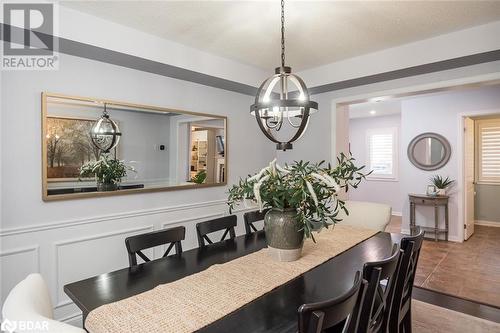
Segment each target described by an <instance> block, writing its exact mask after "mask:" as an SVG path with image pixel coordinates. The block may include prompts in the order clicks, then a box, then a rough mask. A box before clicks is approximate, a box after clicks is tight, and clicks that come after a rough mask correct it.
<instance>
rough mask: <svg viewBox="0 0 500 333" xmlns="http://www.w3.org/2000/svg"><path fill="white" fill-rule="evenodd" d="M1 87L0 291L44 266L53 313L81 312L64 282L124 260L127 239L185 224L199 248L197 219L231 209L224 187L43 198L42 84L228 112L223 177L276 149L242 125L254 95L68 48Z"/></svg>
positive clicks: (232, 178) (257, 163)
mask: <svg viewBox="0 0 500 333" xmlns="http://www.w3.org/2000/svg"><path fill="white" fill-rule="evenodd" d="M1 87H2V88H1V94H2V99H1V112H0V122H1V126H2V127H1V133H0V139H1V144H2V145H1V154H2V155H1V158H2V165H1V181H2V187H1V198H2V203H1V204H2V211H1V230H0V241H1V249H0V264H1V265H0V267H1V270H2V272H1V276H2V281H1V297H2V300H3V299H4V297H5V296H6V293H7V292H8V290H10V288H11V287H12V286H13V285H14V284H15V283H17V282H18V281H19V280H20V279H22V278H23V277H24V276H26V274H27V273H29V272H36V271H40V272H41V273H42V274H43V276H44V277H45V279H46V280H47V282H48V284H49V287H50V290H51V295H52V299H53V302H54V305H55V307H56V309H55V315H56V318H58V319H64V320H67V321H71V320H73V319H78V315H79V311H78V309H77V308H76V307H75V306H74V305H72V303H71V302H70V301H69V299H68V297H67V296H66V295H65V294H64V292H63V289H62V288H63V286H64V285H65V284H66V283H69V282H72V281H77V280H80V279H83V278H86V277H90V276H93V275H96V274H99V273H104V272H109V271H112V270H114V269H118V268H122V267H126V266H127V265H128V263H127V256H126V252H125V247H124V244H123V240H124V238H125V237H127V236H129V235H131V234H134V233H140V232H146V231H150V230H155V229H160V228H163V227H170V226H176V225H185V226H186V228H187V233H186V241H185V242H184V243H183V246H184V247H185V248H186V249H189V248H192V247H194V246H196V236H195V229H194V225H195V223H196V222H197V221H200V220H205V219H210V218H214V217H218V216H222V215H223V214H226V213H227V207H226V205H225V202H224V201H225V199H226V193H225V190H226V188H224V187H213V188H206V189H192V190H183V191H169V192H158V193H145V194H134V195H123V196H113V197H105V198H89V199H78V200H67V201H56V202H43V201H42V190H41V185H42V183H41V103H40V101H41V98H40V94H41V92H42V91H49V92H56V93H62V94H68V95H79V96H88V97H97V98H99V97H100V98H107V99H113V100H122V101H127V102H133V103H138V104H149V105H156V106H163V107H171V108H176V109H185V110H190V111H195V112H203V113H213V114H218V115H225V116H227V117H228V138H227V141H226V143H227V149H228V150H229V152H228V157H229V166H228V171H229V179H228V183H229V184H231V183H234V182H236V181H237V179H238V178H239V177H241V176H246V175H247V174H249V173H252V172H254V171H256V170H258V169H260V168H261V167H262V166H263V165H265V164H267V163H269V161H270V160H271V159H272V158H273V157H274V156H275V151H274V148H273V147H272V146H271V145H270V144H269V142H268V141H267V139H266V138H265V137H264V136H263V135H262V134H261V133H260V131H259V129H258V128H257V126H249V125H248V124H249V121H251V118H250V116H249V114H248V107H249V105H250V104H252V97H250V96H246V95H241V94H237V93H232V92H227V91H224V90H219V89H215V88H210V87H206V86H202V85H197V84H193V83H188V82H184V81H179V80H175V79H170V78H166V77H163V76H159V75H154V74H150V73H145V72H140V71H135V70H131V69H127V68H122V67H118V66H114V65H109V64H104V63H99V62H95V61H89V60H85V59H82V58H78V57H72V56H66V55H60V67H59V70H56V71H23V72H22V71H17V72H2V78H1ZM239 215H241V214H239ZM239 218H240V220H239V221H240V223H239V225H238V233H240V234H241V233H243V231H244V228H243V225H242V223H241V221H242V220H241V216H239ZM160 252H161V251H158V253H157V254H156V255H157V256H161V253H160Z"/></svg>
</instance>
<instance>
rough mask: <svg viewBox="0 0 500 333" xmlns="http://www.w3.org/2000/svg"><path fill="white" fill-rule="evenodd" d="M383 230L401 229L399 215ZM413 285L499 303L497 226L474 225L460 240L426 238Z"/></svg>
mask: <svg viewBox="0 0 500 333" xmlns="http://www.w3.org/2000/svg"><path fill="white" fill-rule="evenodd" d="M386 230H387V231H389V232H400V230H401V217H397V216H393V218H392V220H391V223H390V224H389V226H388V227H387V229H386ZM415 285H417V286H420V287H423V288H427V289H431V290H436V291H440V292H443V293H447V294H451V295H454V296H457V297H461V298H465V299H470V300H473V301H476V302H480V303H485V304H489V305H493V306H496V307H500V228H495V227H485V226H476V227H475V233H474V235H472V237H471V238H469V240H467V241H466V242H463V243H455V242H443V241H441V242H434V241H431V240H425V241H424V244H423V246H422V250H421V252H420V260H419V263H418V267H417V275H416V277H415Z"/></svg>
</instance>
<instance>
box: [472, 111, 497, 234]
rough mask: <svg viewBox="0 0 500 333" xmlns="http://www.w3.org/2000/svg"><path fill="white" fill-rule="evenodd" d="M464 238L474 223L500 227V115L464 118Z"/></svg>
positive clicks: (473, 226) (488, 114) (473, 227)
mask: <svg viewBox="0 0 500 333" xmlns="http://www.w3.org/2000/svg"><path fill="white" fill-rule="evenodd" d="M463 125H464V134H463V157H464V171H463V188H464V240H467V239H469V238H470V237H471V236H472V235H473V234H474V230H475V225H483V226H491V227H500V208H499V207H498V198H499V197H500V114H490V113H487V114H485V115H474V116H465V117H463Z"/></svg>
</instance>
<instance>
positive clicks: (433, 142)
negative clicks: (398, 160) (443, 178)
mask: <svg viewBox="0 0 500 333" xmlns="http://www.w3.org/2000/svg"><path fill="white" fill-rule="evenodd" d="M450 156H451V146H450V143H449V142H448V140H446V138H445V137H444V136H442V135H439V134H437V133H423V134H420V135H418V136H416V137H415V138H414V139H413V140H411V142H410V144H409V145H408V158H409V159H410V162H411V163H412V164H413V165H414V166H416V167H417V168H419V169H422V170H437V169H440V168H442V167H443V166H445V165H446V163H448V160H449V159H450Z"/></svg>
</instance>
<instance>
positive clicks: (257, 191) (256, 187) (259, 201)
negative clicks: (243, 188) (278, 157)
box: [253, 175, 269, 212]
mask: <svg viewBox="0 0 500 333" xmlns="http://www.w3.org/2000/svg"><path fill="white" fill-rule="evenodd" d="M268 179H269V175H267V176H264V177H262V178H261V180H260V181H259V182H257V183H255V184H254V185H253V195H254V197H255V200H256V201H257V204H258V205H259V211H260V212H262V209H263V205H262V198H261V197H260V187H261V186H262V183H264V182H265V181H266V180H268Z"/></svg>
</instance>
